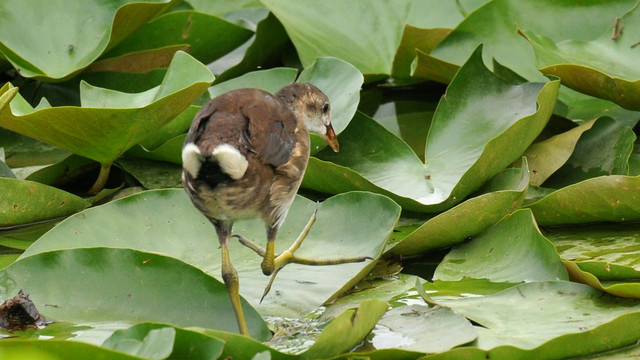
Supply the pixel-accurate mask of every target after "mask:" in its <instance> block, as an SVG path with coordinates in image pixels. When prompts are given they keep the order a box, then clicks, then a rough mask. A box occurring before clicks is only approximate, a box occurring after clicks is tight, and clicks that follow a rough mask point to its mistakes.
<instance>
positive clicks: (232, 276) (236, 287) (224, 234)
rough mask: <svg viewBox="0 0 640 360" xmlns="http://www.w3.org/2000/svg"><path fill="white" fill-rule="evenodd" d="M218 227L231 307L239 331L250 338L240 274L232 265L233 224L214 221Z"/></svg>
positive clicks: (223, 272) (223, 276) (223, 277)
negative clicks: (242, 301) (230, 246)
mask: <svg viewBox="0 0 640 360" xmlns="http://www.w3.org/2000/svg"><path fill="white" fill-rule="evenodd" d="M212 222H213V224H214V225H215V227H216V231H217V233H218V240H219V241H220V251H221V252H222V279H223V280H224V284H225V285H226V286H227V292H228V293H229V298H230V299H231V306H232V307H233V311H234V312H235V314H236V321H237V322H238V330H240V333H241V334H242V335H245V336H249V328H248V327H247V322H246V320H245V318H244V312H243V311H242V303H241V302H240V281H239V278H238V272H237V271H236V269H235V268H234V267H233V265H232V264H231V257H230V256H229V237H230V234H231V226H232V225H233V223H231V222H224V221H212Z"/></svg>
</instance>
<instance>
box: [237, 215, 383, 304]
mask: <svg viewBox="0 0 640 360" xmlns="http://www.w3.org/2000/svg"><path fill="white" fill-rule="evenodd" d="M316 213H317V210H315V211H314V212H313V215H311V218H310V219H309V221H308V222H307V224H306V225H305V226H304V229H302V232H300V235H298V238H297V239H296V240H295V241H294V242H293V244H291V246H290V247H289V248H288V249H287V250H285V251H284V252H282V254H279V255H278V256H275V239H276V235H277V233H278V228H277V227H269V229H268V230H267V248H266V249H263V248H261V247H260V246H259V245H257V244H256V243H254V242H253V241H251V240H249V239H247V238H245V237H244V236H241V235H234V237H237V238H238V239H239V240H240V243H242V244H243V245H244V246H246V247H248V248H250V249H251V250H253V251H255V252H256V253H257V254H258V255H260V256H262V257H263V260H262V264H261V267H262V272H263V273H264V274H265V275H271V279H269V283H268V284H267V287H266V288H265V289H264V293H263V295H262V299H264V297H265V296H267V294H268V293H269V291H270V290H271V285H272V284H273V282H274V280H275V278H276V275H278V272H279V271H280V269H282V268H283V267H284V266H285V265H287V264H290V263H296V264H303V265H337V264H346V263H354V262H362V261H365V260H372V258H371V257H368V256H355V257H344V258H335V259H321V260H316V259H309V258H304V257H299V256H295V255H294V253H295V252H296V250H298V249H299V248H300V245H302V242H303V241H304V239H305V238H306V237H307V235H308V234H309V231H310V230H311V226H313V223H314V222H315V221H316ZM262 299H260V302H262Z"/></svg>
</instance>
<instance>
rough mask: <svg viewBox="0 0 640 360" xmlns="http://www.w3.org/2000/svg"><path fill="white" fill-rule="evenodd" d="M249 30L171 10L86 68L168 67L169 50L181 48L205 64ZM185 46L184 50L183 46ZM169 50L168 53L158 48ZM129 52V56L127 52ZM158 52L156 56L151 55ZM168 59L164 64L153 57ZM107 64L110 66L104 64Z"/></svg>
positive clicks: (245, 37) (248, 34)
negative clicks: (106, 66)
mask: <svg viewBox="0 0 640 360" xmlns="http://www.w3.org/2000/svg"><path fill="white" fill-rule="evenodd" d="M252 34H253V32H252V31H250V30H248V29H246V28H244V27H242V26H239V25H236V24H233V23H230V22H228V21H226V20H224V19H222V18H219V17H217V16H213V15H209V14H205V13H201V12H198V11H193V10H191V11H187V10H183V11H173V12H170V13H167V14H163V15H161V16H159V17H156V18H155V19H153V20H152V21H150V22H148V23H146V24H145V25H144V26H142V27H141V28H140V29H138V30H137V31H136V32H135V33H133V34H132V35H131V36H129V37H128V38H126V39H125V40H123V41H122V42H120V43H119V44H118V45H117V46H115V47H114V48H113V49H111V50H110V51H109V52H108V53H107V54H105V55H104V56H103V58H102V59H101V60H100V61H98V62H96V63H94V64H93V65H92V66H91V67H90V68H89V69H88V70H92V68H94V67H98V66H103V68H102V69H101V70H102V71H109V70H112V71H113V70H116V71H120V72H129V71H128V69H129V68H130V67H139V66H140V65H142V66H145V67H146V68H142V69H140V68H135V69H131V70H132V71H131V72H146V71H149V70H152V69H154V68H156V67H167V66H168V65H169V62H170V61H171V57H172V54H173V53H172V52H171V50H173V52H175V51H176V50H184V51H187V52H188V53H189V55H191V56H193V57H195V58H196V59H198V60H199V61H200V62H202V63H203V64H208V63H210V62H212V61H214V60H216V59H218V58H219V57H221V56H223V55H224V54H226V53H228V52H229V51H231V50H233V49H235V48H236V47H238V46H239V45H240V44H242V43H243V42H245V41H246V40H248V39H249V38H250V37H251V35H252ZM185 46H186V47H187V50H185V49H183V48H182V47H185ZM176 47H177V48H176ZM162 49H167V50H169V51H168V52H167V54H168V55H169V56H162V55H163V53H162V52H160V51H158V50H162ZM127 55H128V56H127ZM154 55H157V56H154ZM163 59H166V60H169V61H166V60H165V61H166V63H165V64H162V62H159V63H158V62H157V61H156V60H163ZM106 64H109V66H111V68H104V65H106Z"/></svg>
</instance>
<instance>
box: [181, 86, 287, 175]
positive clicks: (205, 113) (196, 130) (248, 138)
mask: <svg viewBox="0 0 640 360" xmlns="http://www.w3.org/2000/svg"><path fill="white" fill-rule="evenodd" d="M297 125H298V123H297V120H296V118H295V115H294V114H293V112H291V111H290V110H289V109H288V108H287V107H286V106H285V105H284V104H282V103H281V102H280V101H279V100H278V99H277V98H276V97H274V96H273V95H271V94H269V93H268V92H266V91H262V90H258V89H239V90H234V91H231V92H228V93H226V94H223V95H220V96H218V97H216V98H215V99H213V100H211V101H210V102H209V103H207V104H206V105H205V106H203V107H202V108H201V109H200V111H199V112H198V114H196V116H195V118H194V121H193V123H192V124H191V129H189V133H188V134H187V138H186V141H185V143H189V142H193V143H195V144H197V145H198V146H199V147H200V148H201V150H202V151H203V155H205V156H207V154H208V153H210V152H211V150H212V149H213V147H215V146H217V145H219V144H223V143H226V144H230V145H232V146H234V147H236V148H237V149H239V150H240V152H241V153H243V154H246V152H247V151H250V152H253V153H255V154H256V155H257V156H258V158H259V159H260V161H262V162H263V163H265V164H269V165H271V166H274V167H278V166H280V165H282V164H284V163H286V162H287V161H289V159H290V158H291V153H292V151H293V148H294V147H295V145H296V128H297Z"/></svg>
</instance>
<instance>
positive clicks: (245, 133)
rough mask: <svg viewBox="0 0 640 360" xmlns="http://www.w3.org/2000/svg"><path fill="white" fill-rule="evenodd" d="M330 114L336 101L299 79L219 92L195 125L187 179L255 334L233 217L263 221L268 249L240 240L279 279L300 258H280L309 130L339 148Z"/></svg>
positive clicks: (187, 151) (186, 154)
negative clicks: (235, 251)
mask: <svg viewBox="0 0 640 360" xmlns="http://www.w3.org/2000/svg"><path fill="white" fill-rule="evenodd" d="M330 117H331V112H330V105H329V99H328V98H327V96H326V95H325V94H324V93H322V91H320V90H319V89H318V88H316V87H315V86H313V85H311V84H306V83H294V84H291V85H288V86H286V87H284V88H282V89H281V90H280V91H278V92H277V93H276V94H275V95H272V94H269V93H268V92H266V91H262V90H258V89H240V90H234V91H231V92H228V93H226V94H223V95H220V96H218V97H216V98H215V99H213V100H211V101H210V102H209V103H208V104H206V105H205V106H203V107H202V109H201V110H200V111H199V112H198V114H197V115H196V116H195V118H194V120H193V123H192V125H191V128H190V129H189V133H188V135H187V138H186V140H185V145H184V147H183V152H182V158H183V163H184V165H183V167H184V170H183V175H182V181H183V184H184V187H185V190H186V191H187V193H188V194H189V196H190V197H191V199H192V201H193V203H194V205H195V206H196V207H197V208H198V209H199V210H200V211H201V212H202V213H203V214H205V215H206V216H207V218H209V220H210V221H211V222H212V223H213V225H214V227H215V228H216V232H217V234H218V239H219V241H220V248H221V251H222V277H223V279H224V281H225V284H226V285H227V288H228V290H229V294H230V296H231V302H232V304H233V306H234V310H235V312H236V317H237V319H238V326H239V328H240V332H241V333H243V334H248V329H247V327H246V324H245V321H244V315H243V313H242V309H241V308H240V300H239V295H238V276H237V273H236V271H235V269H233V266H232V265H231V261H230V258H229V254H228V248H227V245H228V243H229V239H230V237H231V229H232V226H233V222H234V220H237V219H242V218H254V217H259V218H261V219H262V220H263V221H264V223H265V225H266V228H267V247H266V249H262V248H260V247H259V246H257V245H255V244H253V243H252V242H251V241H249V240H247V239H244V238H243V237H241V236H238V237H239V238H240V239H241V242H242V243H243V244H245V245H246V246H249V247H250V248H252V249H253V250H254V251H256V252H257V253H258V254H260V255H261V256H263V257H264V259H263V262H262V271H263V272H264V274H265V275H270V274H273V276H274V277H275V273H277V271H279V269H280V268H282V267H283V266H284V265H286V264H288V263H290V262H296V259H295V258H294V257H293V255H292V254H293V252H294V251H295V249H291V251H290V253H289V255H287V256H278V257H277V258H275V255H274V242H275V238H276V236H277V233H278V230H279V228H280V226H281V225H282V223H283V221H284V219H285V217H286V215H287V211H288V210H289V207H290V206H291V203H292V202H293V199H294V198H295V194H296V192H297V191H298V188H299V187H300V182H301V181H302V177H303V175H304V171H305V168H306V166H307V162H308V160H309V146H310V140H309V131H311V132H314V133H317V134H319V135H321V136H323V137H324V139H325V141H327V143H329V145H330V146H331V147H332V148H333V149H334V150H335V151H337V150H338V141H337V139H336V137H335V133H334V131H333V128H332V126H331V121H330ZM311 223H312V221H310V224H311ZM310 224H309V227H310V226H311V225H310ZM300 241H302V239H300ZM297 246H299V242H298V244H297ZM296 248H297V247H296ZM363 260H364V258H357V259H347V260H346V261H344V262H353V261H363ZM339 262H342V261H338V263H339ZM305 263H312V264H324V262H314V261H311V262H309V261H308V260H305ZM335 263H336V262H335V261H334V262H332V264H335ZM274 277H272V281H273V279H274ZM270 285H271V283H269V286H268V287H267V289H266V290H265V294H266V292H268V289H269V288H270Z"/></svg>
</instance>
